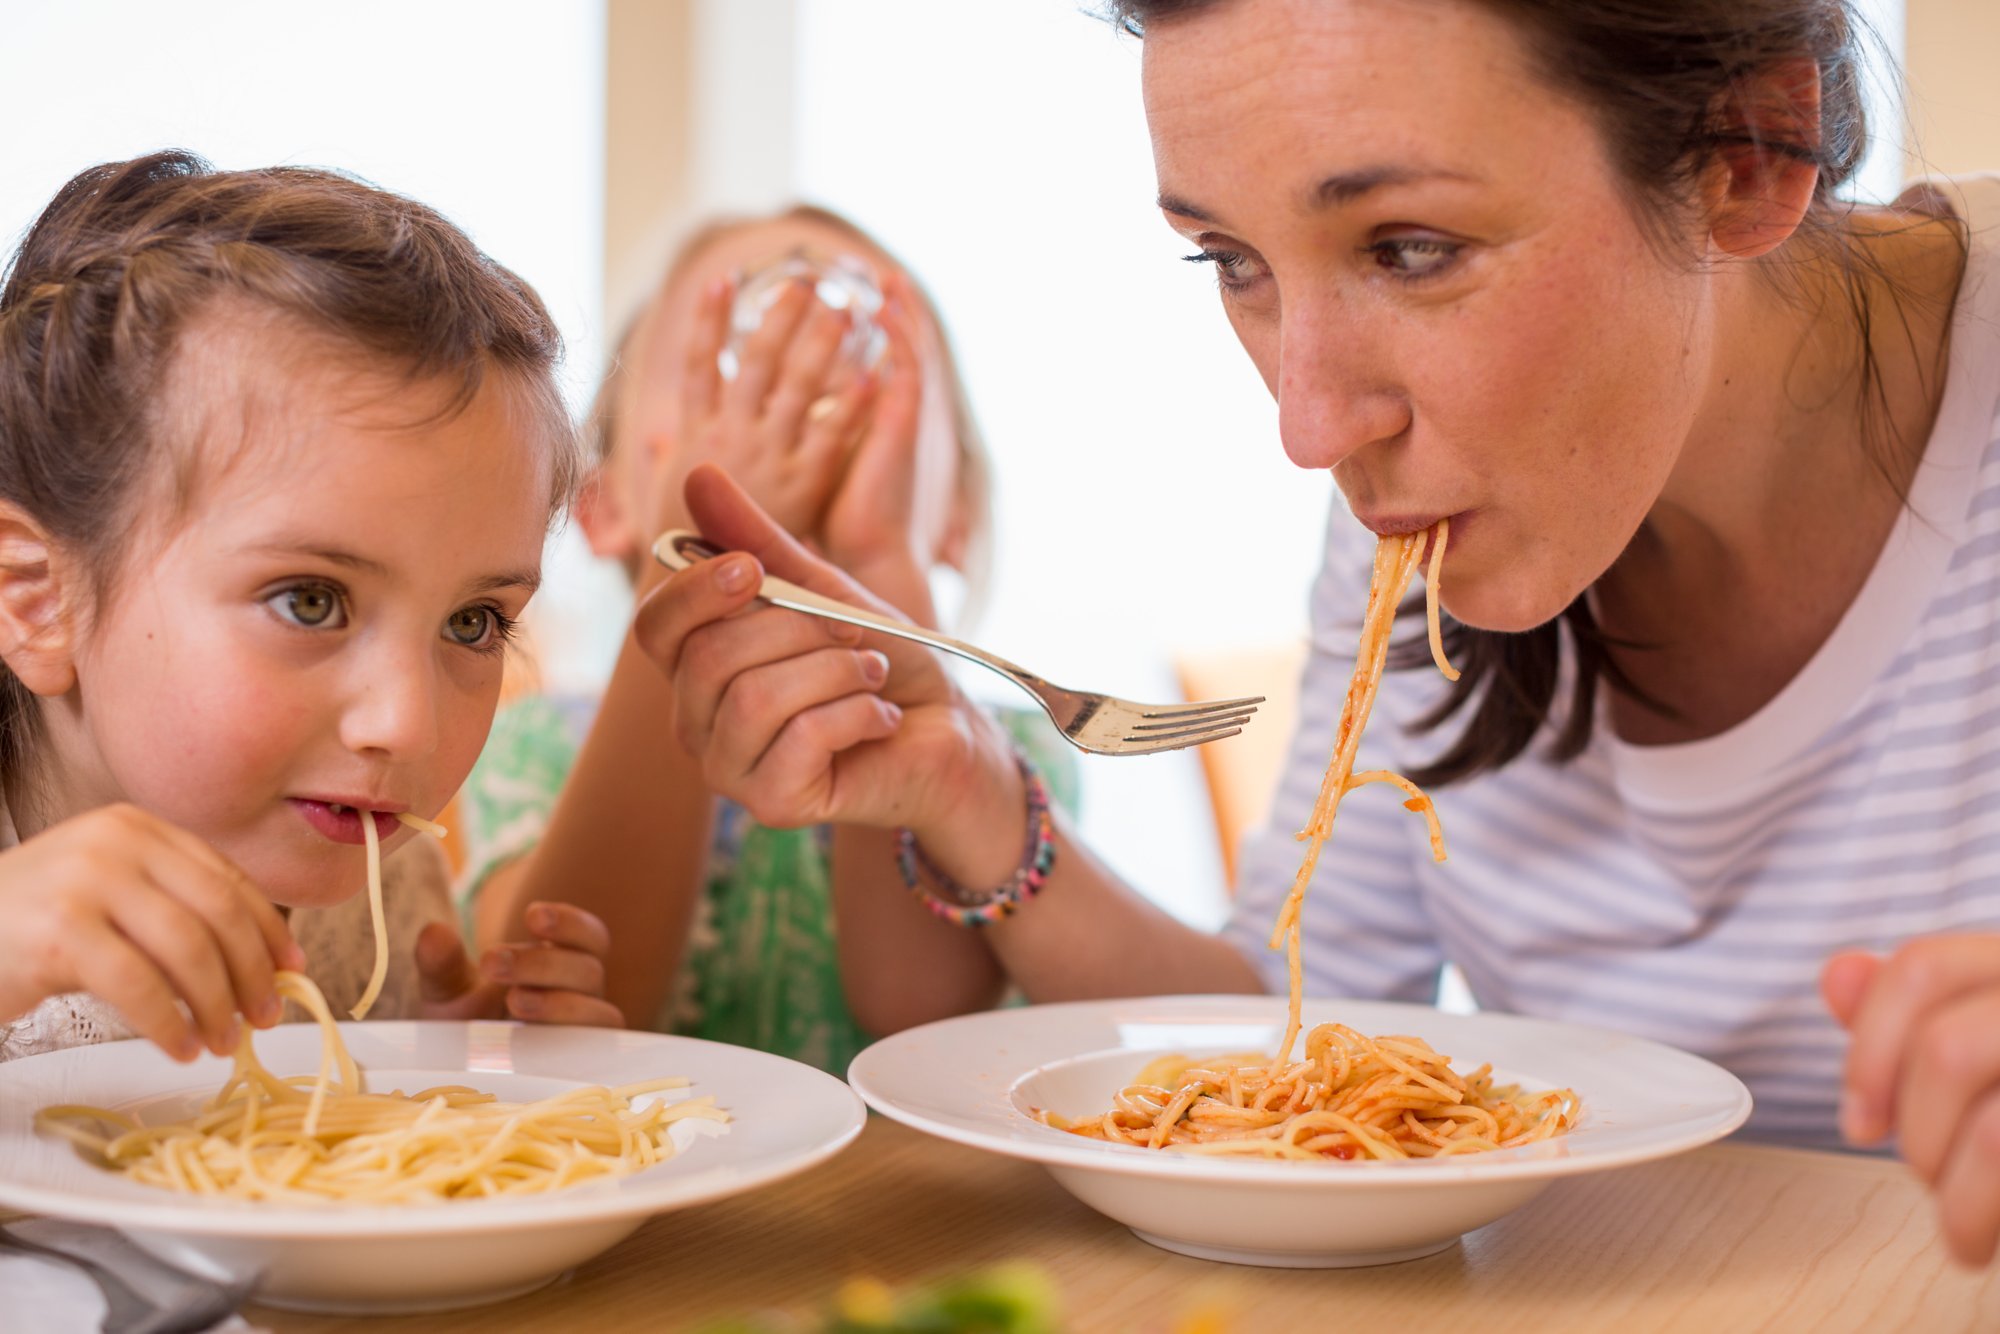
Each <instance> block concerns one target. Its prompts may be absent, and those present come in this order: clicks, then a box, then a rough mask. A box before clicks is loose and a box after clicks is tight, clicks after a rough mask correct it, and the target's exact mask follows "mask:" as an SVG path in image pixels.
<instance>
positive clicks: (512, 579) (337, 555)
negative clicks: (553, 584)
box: [249, 542, 542, 593]
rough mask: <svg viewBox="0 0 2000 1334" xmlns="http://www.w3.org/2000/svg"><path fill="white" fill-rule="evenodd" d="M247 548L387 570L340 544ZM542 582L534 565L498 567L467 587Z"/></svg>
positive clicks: (380, 572)
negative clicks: (520, 567)
mask: <svg viewBox="0 0 2000 1334" xmlns="http://www.w3.org/2000/svg"><path fill="white" fill-rule="evenodd" d="M249 550H250V551H252V552H254V553H256V554H258V555H265V556H311V557H313V558H315V559H317V560H323V561H325V562H327V563H328V564H329V565H339V566H342V567H344V568H346V569H350V570H359V571H361V572H362V573H364V574H372V575H374V576H376V577H377V578H381V579H387V578H389V577H390V574H391V571H390V569H389V567H388V566H387V565H384V564H383V563H382V562H381V561H379V560H376V559H375V558H374V557H372V556H363V555H361V554H360V553H358V552H353V551H348V550H346V549H345V548H342V547H325V546H318V545H315V544H313V543H310V542H266V543H263V544H261V545H258V546H255V547H251V548H249ZM541 586H542V572H541V571H540V570H536V569H520V570H501V571H499V572H497V573H494V574H487V575H481V576H480V577H479V578H477V579H475V580H473V581H472V584H471V586H470V589H469V591H470V592H474V593H492V592H497V591H498V590H500V589H503V588H524V589H526V590H527V591H528V592H530V593H533V592H534V591H535V590H536V589H538V588H540V587H541Z"/></svg>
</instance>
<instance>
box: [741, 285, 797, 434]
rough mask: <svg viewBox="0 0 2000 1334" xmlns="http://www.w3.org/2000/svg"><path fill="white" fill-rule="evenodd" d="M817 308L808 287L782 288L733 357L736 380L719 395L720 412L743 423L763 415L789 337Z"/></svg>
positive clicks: (791, 286) (789, 340) (792, 286)
mask: <svg viewBox="0 0 2000 1334" xmlns="http://www.w3.org/2000/svg"><path fill="white" fill-rule="evenodd" d="M818 304H819V299H818V298H817V297H816V296H814V294H813V289H812V284H811V283H808V282H804V281H799V280H795V281H793V282H789V283H786V284H785V290H784V291H783V292H780V293H779V294H778V297H777V299H776V300H774V301H773V302H772V303H771V304H770V306H769V307H768V308H767V309H766V310H765V311H764V320H763V322H762V323H761V324H759V325H758V326H757V330H756V332H755V333H752V334H751V335H750V336H749V337H748V338H746V339H744V340H743V347H742V349H741V351H740V352H739V353H738V355H737V366H736V378H735V379H734V380H731V381H730V382H729V384H728V385H727V387H725V388H724V389H723V391H722V410H723V411H724V412H726V413H729V414H730V415H732V416H736V417H740V418H742V419H743V420H744V421H756V420H757V419H758V418H759V417H762V416H763V415H764V400H765V399H766V398H768V397H770V394H771V388H772V386H773V385H775V384H776V383H777V380H778V367H779V361H780V359H781V358H782V357H783V355H784V351H785V348H786V347H787V346H788V345H789V344H790V343H791V341H792V335H793V334H794V333H796V332H798V328H799V325H800V324H801V323H803V322H804V320H805V318H806V314H807V312H808V311H809V310H811V309H812V308H813V307H815V306H817V305H818Z"/></svg>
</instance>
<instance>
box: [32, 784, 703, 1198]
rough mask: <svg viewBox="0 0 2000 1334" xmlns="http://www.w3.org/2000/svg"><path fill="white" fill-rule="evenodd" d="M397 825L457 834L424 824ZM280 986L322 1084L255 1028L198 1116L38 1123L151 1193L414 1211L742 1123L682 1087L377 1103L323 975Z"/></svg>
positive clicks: (97, 1110)
mask: <svg viewBox="0 0 2000 1334" xmlns="http://www.w3.org/2000/svg"><path fill="white" fill-rule="evenodd" d="M360 815H361V828H362V831H363V838H364V840H365V842H366V844H367V848H368V907H369V915H370V919H371V922H372V925H373V927H374V934H375V970H374V972H373V974H372V975H371V977H370V979H369V982H368V987H367V990H366V991H364V992H363V993H362V996H361V999H360V1001H359V1002H358V1003H357V1004H356V1005H355V1007H354V1009H353V1010H352V1011H351V1013H352V1014H353V1016H354V1017H355V1018H356V1019H359V1018H361V1017H362V1016H363V1015H365V1014H367V1013H368V1011H369V1009H370V1008H371V1007H373V1005H374V1004H375V999H376V997H377V996H379V995H380V994H381V992H382V984H383V980H384V978H386V977H387V975H388V966H389V933H388V923H387V917H386V914H385V912H384V906H383V902H382V849H381V843H380V840H379V839H378V837H377V835H376V830H375V817H374V812H372V811H362V812H360ZM396 818H397V819H398V820H401V821H402V822H403V823H404V824H406V825H408V826H410V827H411V828H413V829H419V830H422V831H423V832H425V833H428V834H433V835H436V836H442V835H443V833H444V830H443V827H442V826H440V825H438V824H436V823H434V822H432V821H429V820H424V819H420V818H419V817H417V816H414V815H408V814H399V815H398V816H397V817H396ZM277 991H278V995H279V996H280V997H281V998H282V999H285V1000H289V1001H293V1002H295V1003H297V1004H298V1005H299V1006H301V1007H302V1008H303V1009H304V1010H305V1011H306V1013H307V1014H308V1015H310V1016H311V1017H312V1019H313V1021H314V1022H316V1023H317V1024H318V1025H319V1028H320V1064H319V1073H318V1074H316V1075H296V1076H292V1077H290V1078H279V1077H278V1076H277V1075H274V1074H272V1073H271V1072H270V1070H268V1069H267V1068H265V1066H264V1064H263V1062H261V1061H259V1060H258V1059H257V1050H256V1048H255V1046H254V1045H253V1044H252V1042H251V1036H250V1030H249V1029H248V1028H247V1027H246V1028H245V1029H244V1030H243V1032H242V1036H241V1037H239V1038H238V1039H237V1043H236V1056H235V1069H234V1071H233V1072H232V1073H231V1075H230V1078H229V1081H228V1082H227V1083H226V1084H224V1085H223V1086H222V1091H221V1092H219V1093H217V1094H216V1095H215V1097H213V1098H211V1099H210V1100H209V1101H208V1103H207V1104H206V1105H205V1106H204V1107H203V1109H202V1110H201V1112H199V1113H198V1114H197V1115H195V1116H193V1117H191V1118H189V1119H187V1120H184V1121H177V1122H172V1123H168V1124H163V1125H145V1124H142V1123H141V1122H140V1121H139V1120H138V1119H137V1118H136V1117H133V1116H130V1115H127V1114H126V1113H123V1112H117V1111H111V1110H109V1109H107V1108H102V1107H85V1106H79V1105H65V1106H58V1107H46V1108H43V1109H42V1111H41V1112H39V1113H38V1114H37V1115H36V1117H35V1123H36V1125H37V1126H38V1127H40V1128H42V1129H44V1130H47V1131H50V1132H52V1133H54V1134H58V1135H61V1136H62V1137H63V1138H65V1139H68V1140H69V1141H71V1142H72V1143H74V1144H76V1145H78V1146H79V1147H81V1148H83V1149H84V1150H86V1151H87V1152H89V1153H90V1154H91V1155H92V1156H93V1157H95V1158H96V1159H97V1160H98V1161H100V1162H101V1163H102V1164H103V1165H104V1166H106V1167H108V1168H111V1169H112V1170H114V1171H118V1172H122V1173H123V1174H124V1175H125V1176H126V1177H127V1178H129V1179H130V1180H133V1181H136V1182H140V1183H142V1184H144V1185H149V1186H159V1187H163V1188H165V1189H168V1190H178V1191H183V1192H188V1193H192V1194H197V1195H207V1196H213V1197H218V1198H224V1199H242V1200H282V1201H288V1202H294V1203H300V1202H318V1201H328V1200H335V1201H342V1202H346V1203H353V1204H407V1203H414V1202H421V1201H435V1200H453V1199H468V1198H479V1197H487V1196H496V1195H527V1194H537V1193H540V1192H544V1191H551V1190H560V1189H562V1188H563V1187H565V1186H571V1185H575V1184H576V1183H578V1182H580V1181H587V1180H590V1179H591V1178H593V1177H605V1176H622V1175H625V1174H627V1173H630V1172H636V1171H638V1170H640V1169H641V1168H644V1167H650V1166H652V1165H653V1164H654V1163H658V1162H663V1161H665V1160H666V1159H668V1158H671V1157H672V1156H673V1154H674V1144H673V1140H672V1138H671V1130H672V1127H673V1125H674V1123H675V1122H678V1121H685V1120H690V1119H700V1120H708V1121H727V1120H728V1119H729V1116H728V1113H726V1112H724V1111H723V1110H722V1109H721V1108H719V1107H717V1106H716V1105H715V1100H714V1099H713V1098H691V1099H685V1100H682V1101H678V1102H668V1101H666V1100H665V1099H663V1098H658V1097H651V1096H650V1095H656V1094H660V1093H663V1092H665V1091H667V1090H670V1089H680V1088H686V1087H687V1083H688V1081H687V1080H685V1079H679V1078H666V1079H653V1080H647V1081H645V1082H643V1083H637V1084H626V1085H622V1086H620V1087H617V1088H604V1087H600V1086H589V1087H581V1088H575V1089H571V1090H568V1091H567V1092H564V1093H560V1094H556V1095H554V1096H552V1097H548V1098H543V1099H541V1100H539V1101H536V1102H529V1103H511V1102H501V1101H499V1100H497V1099H496V1098H495V1097H494V1096H493V1095H492V1094H490V1093H481V1092H479V1091H478V1090H477V1089H472V1088H467V1087H464V1086H461V1085H446V1086H440V1087H438V1088H432V1089H426V1090H424V1091H422V1092H419V1093H414V1094H407V1095H406V1094H403V1093H370V1092H368V1091H367V1087H366V1083H365V1081H364V1079H363V1076H362V1072H361V1068H360V1066H359V1065H357V1064H356V1063H355V1060H354V1057H353V1056H352V1055H351V1054H350V1053H349V1052H348V1050H347V1044H346V1042H345V1041H343V1040H342V1038H341V1036H340V1027H339V1025H338V1024H337V1023H335V1021H334V1018H333V1011H332V1009H331V1008H330V1007H329V1006H328V1005H327V1003H326V997H325V996H323V995H322V994H321V993H320V989H319V988H318V987H317V986H315V985H313V982H312V980H311V979H310V978H308V977H306V976H304V975H303V974H300V973H290V972H281V973H279V974H278V975H277ZM635 1099H648V1100H647V1101H645V1102H644V1103H643V1105H639V1104H635V1102H634V1100H635ZM92 1127H100V1129H93V1128H92Z"/></svg>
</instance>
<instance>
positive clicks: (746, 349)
mask: <svg viewBox="0 0 2000 1334" xmlns="http://www.w3.org/2000/svg"><path fill="white" fill-rule="evenodd" d="M735 296H736V290H735V285H734V284H733V283H731V282H730V281H728V280H727V279H716V280H715V281H713V282H711V283H710V284H709V285H708V286H707V287H706V288H705V289H703V291H702V293H701V296H700V298H699V300H698V302H697V304H696V307H695V314H694V322H693V325H692V327H690V328H686V329H677V328H675V327H674V326H673V321H672V319H671V315H672V311H671V309H670V308H669V305H668V303H667V302H666V301H664V300H656V301H655V302H654V303H653V306H652V309H651V310H650V311H649V312H648V313H647V315H646V319H645V323H644V324H642V325H641V326H640V328H639V330H638V332H637V333H636V334H635V335H634V336H633V340H632V346H631V349H630V352H629V355H630V357H631V365H630V367H629V368H628V374H627V375H626V377H625V386H624V389H623V390H622V392H621V402H620V404H619V406H618V408H616V409H615V410H614V417H613V421H612V426H613V430H614V431H616V432H617V433H618V434H619V435H621V436H627V433H628V432H629V433H630V434H629V436H627V438H625V439H623V440H620V441H619V442H618V443H617V444H615V445H614V449H621V448H637V449H644V450H647V451H649V452H650V454H651V456H652V458H651V463H652V467H651V468H650V470H649V472H650V476H651V477H652V479H653V495H652V496H651V497H650V501H649V509H648V512H647V517H648V518H649V519H650V520H651V521H652V522H653V523H654V525H655V528H656V530H657V531H664V530H665V529H668V528H685V527H687V526H688V522H689V520H688V515H687V510H686V507H685V504H684V502H683V500H682V494H683V490H684V488H685V484H686V481H687V477H688V474H689V473H691V472H692V471H693V470H694V469H695V468H697V467H699V466H700V465H702V464H704V463H713V464H715V465H717V466H718V467H721V468H723V469H725V470H726V471H727V472H728V473H729V474H730V475H731V476H732V477H734V478H736V480H737V481H738V482H740V483H741V484H742V485H743V487H744V489H746V490H747V491H749V493H750V494H751V495H752V496H754V497H755V498H756V499H757V502H758V504H760V505H762V506H763V507H764V508H765V509H766V510H768V511H769V512H770V513H771V515H772V516H773V517H774V518H776V519H777V520H778V522H779V523H781V524H783V525H784V526H785V528H786V529H787V531H790V532H795V533H805V532H810V531H812V530H813V529H814V528H815V527H816V526H817V525H818V524H819V521H820V516H821V514H822V513H823V512H824V510H825V509H826V504H827V499H828V497H830V496H831V495H832V494H833V489H834V485H835V483H836V482H837V481H838V480H839V478H840V473H841V469H842V468H843V466H844V465H845V463H846V459H847V450H848V446H849V445H850V444H851V442H852V439H853V437H854V434H855V432H856V431H857V429H858V428H859V425H860V423H861V420H862V418H863V417H864V416H865V415H866V412H867V409H868V404H869V402H870V401H871V400H872V398H873V397H874V394H875V382H874V378H873V377H872V376H869V375H862V374H856V373H855V372H853V371H852V370H851V369H849V368H846V367H844V366H842V365H841V364H840V360H839V352H840V344H841V340H842V339H843V338H845V337H846V336H847V331H848V326H849V319H848V316H847V315H846V313H845V312H842V311H835V310H831V309H829V308H828V307H826V306H825V305H823V304H821V303H820V302H819V300H818V299H817V298H816V297H815V296H814V293H813V289H812V287H811V285H810V284H808V283H805V282H798V283H793V284H791V285H790V286H788V287H787V288H786V289H785V290H784V292H783V293H782V294H780V296H779V297H778V298H777V300H776V301H775V302H774V303H773V304H772V306H771V308H770V309H769V310H768V311H766V312H765V315H764V321H763V323H762V324H761V325H759V326H758V328H757V330H756V332H754V333H752V334H751V335H750V337H749V338H748V339H746V340H745V342H744V345H743V348H742V352H741V356H740V358H739V364H738V366H737V371H736V378H735V379H733V380H724V379H723V378H722V372H721V369H720V368H719V366H718V365H717V361H716V358H717V357H718V356H719V355H720V353H721V351H722V348H723V345H724V344H725V343H726V342H727V341H728V337H729V311H730V307H731V305H732V304H733V303H734V301H735ZM676 371H678V374H676Z"/></svg>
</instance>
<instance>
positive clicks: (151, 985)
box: [69, 921, 201, 1061]
mask: <svg viewBox="0 0 2000 1334" xmlns="http://www.w3.org/2000/svg"><path fill="white" fill-rule="evenodd" d="M69 948H70V951H71V954H72V957H74V958H75V960H76V975H77V980H78V981H79V982H81V983H82V984H83V989H84V990H85V991H88V992H90V993H91V994H92V995H94V996H96V997H98V998H99V999H101V1000H103V1001H105V1002H106V1003H107V1004H109V1005H110V1006H111V1008H112V1009H114V1010H116V1011H118V1013H119V1014H121V1015H123V1016H124V1018H125V1022H126V1023H128V1024H130V1025H131V1026H132V1031H133V1032H134V1033H137V1034H138V1035H139V1036H140V1037H142V1038H145V1039H147V1040H148V1041H150V1042H152V1043H155V1044H156V1045H157V1046H158V1047H159V1048H160V1050H162V1051H164V1052H166V1054H167V1055H169V1056H171V1057H173V1058H174V1059H175V1060H176V1061H192V1060H193V1059H194V1058H195V1057H197V1056H199V1055H201V1040H200V1038H199V1037H197V1036H196V1034H195V1031H194V1027H193V1026H192V1025H191V1024H189V1023H188V1019H187V1016H186V1015H185V1014H183V1013H182V1012H181V1007H180V1006H179V1005H178V1004H177V1003H176V1002H175V998H174V989H173V988H172V987H171V986H169V985H168V984H167V979H166V976H165V974H163V973H161V972H160V970H159V968H158V967H156V966H155V965H154V963H153V961H152V959H150V958H149V957H147V955H146V954H145V953H144V952H142V951H141V950H140V949H139V948H138V947H137V946H135V945H134V944H133V943H132V942H131V941H129V940H127V939H126V938H125V937H124V936H122V935H120V934H119V933H118V932H117V931H115V930H113V929H112V928H111V926H110V925H109V924H107V923H104V922H101V921H97V922H92V923H90V924H89V926H88V927H87V928H86V929H85V930H84V931H83V933H82V934H81V936H80V937H79V938H77V939H75V940H72V941H71V942H70V946H69Z"/></svg>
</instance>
